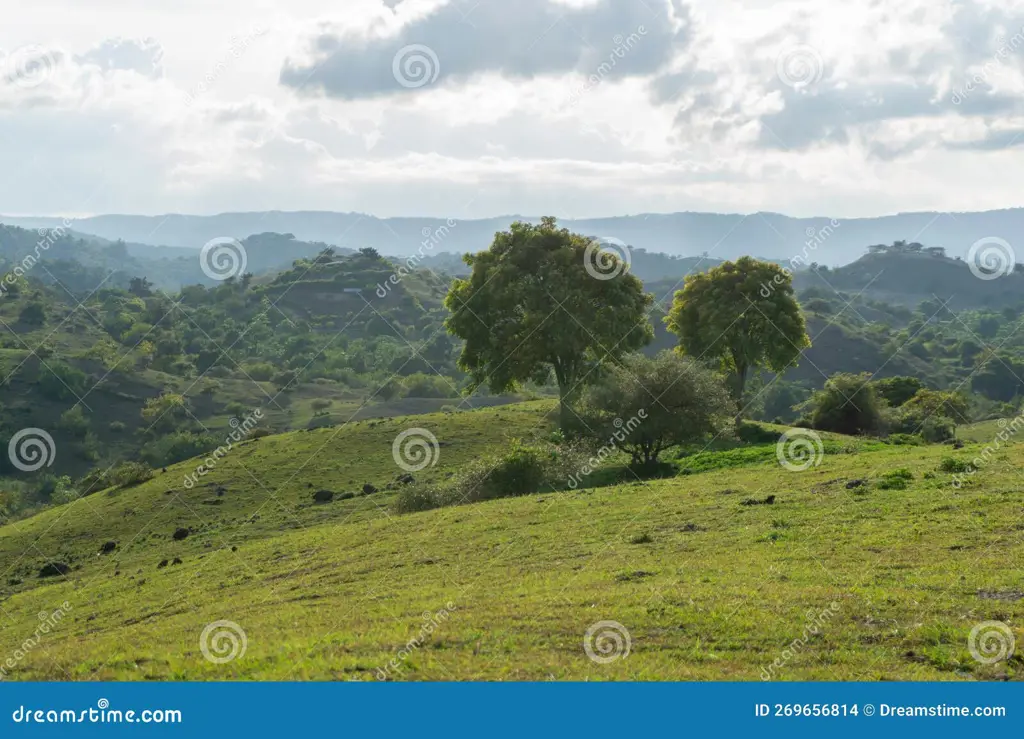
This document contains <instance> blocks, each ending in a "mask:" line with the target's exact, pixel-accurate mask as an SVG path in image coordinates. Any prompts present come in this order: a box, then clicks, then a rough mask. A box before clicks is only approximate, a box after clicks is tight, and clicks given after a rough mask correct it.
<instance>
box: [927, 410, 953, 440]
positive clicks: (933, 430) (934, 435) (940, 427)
mask: <svg viewBox="0 0 1024 739" xmlns="http://www.w3.org/2000/svg"><path fill="white" fill-rule="evenodd" d="M955 436H956V423H955V422H954V421H953V419H951V418H946V417H944V416H929V417H928V418H926V419H925V420H924V423H922V424H921V438H922V439H924V440H925V441H927V442H931V443H933V444H938V443H941V442H943V441H949V440H950V439H952V438H954V437H955Z"/></svg>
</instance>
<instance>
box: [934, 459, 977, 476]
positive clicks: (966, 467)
mask: <svg viewBox="0 0 1024 739" xmlns="http://www.w3.org/2000/svg"><path fill="white" fill-rule="evenodd" d="M939 469H940V470H941V471H942V472H954V473H962V472H970V471H971V470H972V469H973V467H972V466H971V463H970V461H968V460H966V459H959V458H958V457H943V458H942V461H941V462H940V463H939Z"/></svg>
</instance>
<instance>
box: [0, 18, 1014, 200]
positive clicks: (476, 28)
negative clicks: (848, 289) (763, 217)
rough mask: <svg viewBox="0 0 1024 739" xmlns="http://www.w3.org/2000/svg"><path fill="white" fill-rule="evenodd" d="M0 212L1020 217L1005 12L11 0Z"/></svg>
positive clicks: (3, 32)
mask: <svg viewBox="0 0 1024 739" xmlns="http://www.w3.org/2000/svg"><path fill="white" fill-rule="evenodd" d="M0 172H3V175H2V176H0V213H4V214H7V215H64V216H82V215H92V214H99V213H137V214H162V213H168V212H177V213H195V214H212V213H219V212H226V211H256V210H334V211H357V212H363V213H370V214H373V215H377V216H382V217H387V216H435V217H450V218H478V217H487V216H497V215H509V214H523V215H531V216H534V215H541V214H553V215H557V216H559V217H563V218H591V217H600V216H614V215H626V214H635V213H647V212H674V211H686V210H689V211H711V212H727V213H737V212H740V213H749V212H754V211H773V212H779V213H785V214H788V215H793V216H833V217H840V218H847V217H856V216H874V215H883V214H888V213H895V212H899V211H921V210H943V211H954V212H958V211H974V210H986V209H995V208H1008V207H1016V206H1020V205H1022V204H1024V203H1022V202H1021V195H1020V193H1022V192H1024V4H1022V3H1021V2H1020V0H853V1H852V2H851V1H849V0H843V1H842V2H840V1H838V0H806V1H803V0H798V1H793V2H784V1H783V2H772V1H770V0H332V1H331V2H321V1H320V0H287V2H285V0H244V1H243V0H219V1H218V2H216V3H211V2H208V0H177V1H176V2H174V3H165V2H156V1H155V0H90V2H88V3H82V2H80V0H35V1H34V2H32V3H24V4H21V5H20V6H19V10H18V13H17V14H9V15H8V18H7V20H6V22H5V23H4V24H3V25H2V26H0Z"/></svg>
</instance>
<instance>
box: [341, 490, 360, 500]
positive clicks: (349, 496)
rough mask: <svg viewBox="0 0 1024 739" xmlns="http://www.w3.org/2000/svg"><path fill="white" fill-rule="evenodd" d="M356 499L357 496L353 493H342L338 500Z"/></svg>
mask: <svg viewBox="0 0 1024 739" xmlns="http://www.w3.org/2000/svg"><path fill="white" fill-rule="evenodd" d="M354 497H356V494H355V493H352V492H347V493H341V494H339V495H338V500H351V499H352V498H354Z"/></svg>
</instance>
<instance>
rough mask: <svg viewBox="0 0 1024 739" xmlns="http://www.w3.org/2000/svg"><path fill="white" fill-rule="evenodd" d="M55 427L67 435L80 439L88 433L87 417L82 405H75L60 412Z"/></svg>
mask: <svg viewBox="0 0 1024 739" xmlns="http://www.w3.org/2000/svg"><path fill="white" fill-rule="evenodd" d="M57 427H58V428H59V429H60V430H61V431H64V432H65V433H67V434H68V435H69V436H73V437H75V438H77V439H82V438H85V435H86V434H87V433H89V419H87V418H86V417H85V413H84V412H83V411H82V406H80V405H76V406H74V407H73V408H70V409H68V410H66V411H64V413H62V414H61V417H60V422H59V423H58V424H57Z"/></svg>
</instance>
